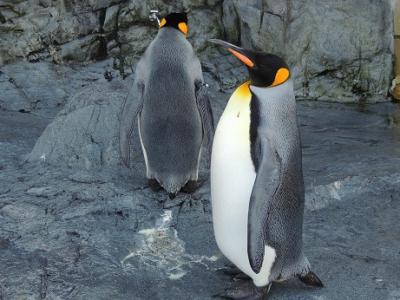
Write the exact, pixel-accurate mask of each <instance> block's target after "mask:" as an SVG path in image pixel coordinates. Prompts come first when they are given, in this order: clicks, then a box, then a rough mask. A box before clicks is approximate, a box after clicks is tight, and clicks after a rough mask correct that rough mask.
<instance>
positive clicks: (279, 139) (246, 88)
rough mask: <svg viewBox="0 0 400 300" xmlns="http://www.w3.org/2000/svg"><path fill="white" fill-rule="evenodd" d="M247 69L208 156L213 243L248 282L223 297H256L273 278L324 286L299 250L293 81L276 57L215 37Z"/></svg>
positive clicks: (300, 199)
mask: <svg viewBox="0 0 400 300" xmlns="http://www.w3.org/2000/svg"><path fill="white" fill-rule="evenodd" d="M210 41H211V42H213V43H215V44H218V45H219V46H223V47H224V48H226V49H227V50H228V51H229V52H231V53H232V54H233V55H234V56H236V57H237V58H238V59H239V60H240V61H241V62H242V63H244V64H245V66H246V67H247V69H248V71H249V77H250V79H249V81H247V82H245V83H243V84H242V85H240V86H239V87H238V88H237V89H236V90H235V91H234V93H233V94H232V96H231V97H230V100H229V102H228V104H227V106H226V108H225V110H224V112H223V114H222V116H221V118H220V120H219V123H218V125H217V129H216V131H215V136H214V141H213V146H212V158H211V198H212V214H213V226H214V233H215V238H216V241H217V245H218V247H219V249H220V250H221V252H222V253H223V254H224V255H225V256H226V257H227V258H228V259H229V260H230V261H231V262H232V263H233V264H234V265H236V267H237V268H238V269H239V270H240V271H242V272H243V273H245V274H246V275H248V276H249V277H250V278H251V279H252V280H253V283H254V285H250V287H249V286H248V285H247V287H246V288H239V289H234V290H227V291H226V293H224V294H223V295H221V296H223V297H227V298H231V299H259V298H262V297H264V295H266V294H267V293H268V291H269V288H270V284H271V283H272V282H273V281H282V280H286V279H289V278H291V277H298V278H299V279H300V280H301V281H303V282H304V283H306V284H308V285H311V286H318V287H322V283H321V281H320V280H319V278H318V277H317V276H316V275H315V274H314V273H313V272H312V271H311V269H310V264H309V262H308V260H307V258H306V257H305V255H304V253H303V245H302V226H303V212H304V183H303V173H302V154H301V145H300V135H299V129H298V126H297V120H296V118H297V117H296V102H295V97H294V92H293V82H292V80H291V76H290V70H289V67H288V66H287V64H286V63H285V62H284V61H283V60H282V59H281V58H280V57H278V56H276V55H273V54H266V53H261V52H255V51H252V50H246V49H242V48H240V47H237V46H235V45H232V44H230V43H227V42H225V41H221V40H215V39H213V40H210Z"/></svg>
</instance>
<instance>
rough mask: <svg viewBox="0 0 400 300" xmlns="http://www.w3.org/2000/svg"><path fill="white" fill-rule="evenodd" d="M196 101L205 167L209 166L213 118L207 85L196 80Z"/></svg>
mask: <svg viewBox="0 0 400 300" xmlns="http://www.w3.org/2000/svg"><path fill="white" fill-rule="evenodd" d="M196 102H197V107H198V109H199V112H200V117H201V123H202V125H203V143H204V145H205V147H206V149H207V167H209V165H210V161H211V150H212V141H213V136H214V118H213V114H212V110H211V104H210V99H209V98H208V92H207V85H206V84H205V83H204V82H202V81H197V82H196Z"/></svg>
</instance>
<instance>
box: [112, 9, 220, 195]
mask: <svg viewBox="0 0 400 300" xmlns="http://www.w3.org/2000/svg"><path fill="white" fill-rule="evenodd" d="M187 22H188V18H187V15H186V13H171V14H169V15H167V16H166V17H164V18H162V19H161V21H160V22H159V27H160V28H159V31H158V33H157V36H156V37H155V38H154V40H153V41H152V42H151V43H150V45H149V46H148V48H147V49H146V51H145V53H144V54H143V56H142V57H141V59H140V60H139V62H138V64H137V66H136V70H135V81H134V83H133V86H132V88H131V91H130V92H129V95H128V97H127V98H126V101H125V104H124V106H123V110H122V114H121V124H120V151H121V157H122V160H123V162H124V163H125V164H126V165H127V166H130V164H131V157H130V156H131V153H132V148H131V147H132V142H133V139H134V138H135V137H134V134H133V131H134V127H135V126H136V125H137V128H138V133H139V134H138V135H139V138H140V144H141V148H142V152H143V155H144V160H145V163H146V177H147V179H148V182H149V185H150V187H152V188H153V189H154V188H156V189H157V188H161V187H162V188H164V189H165V190H166V191H167V192H168V193H169V195H170V197H174V196H175V195H176V194H177V193H178V192H179V191H180V190H181V189H182V190H185V191H187V192H191V191H193V190H194V189H195V188H196V181H197V180H198V170H199V162H200V157H201V146H202V145H205V148H206V149H208V150H207V152H208V153H209V154H210V155H211V141H212V135H213V130H214V128H213V126H214V125H213V117H212V112H211V107H210V103H209V99H208V96H207V88H206V84H205V83H204V80H203V74H202V70H201V65H200V61H199V59H198V58H197V56H196V54H195V52H194V50H193V48H192V45H191V44H190V43H189V42H188V41H187V39H186V37H187V35H188V24H187ZM135 123H136V124H135Z"/></svg>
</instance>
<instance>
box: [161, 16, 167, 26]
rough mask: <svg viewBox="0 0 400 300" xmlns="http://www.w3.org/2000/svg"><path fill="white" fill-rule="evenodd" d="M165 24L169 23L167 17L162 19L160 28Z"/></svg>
mask: <svg viewBox="0 0 400 300" xmlns="http://www.w3.org/2000/svg"><path fill="white" fill-rule="evenodd" d="M165 24H167V20H166V19H165V18H162V20H161V21H160V28H161V27H163V26H164V25H165Z"/></svg>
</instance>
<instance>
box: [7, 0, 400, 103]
mask: <svg viewBox="0 0 400 300" xmlns="http://www.w3.org/2000/svg"><path fill="white" fill-rule="evenodd" d="M361 7H362V9H360V8H361ZM2 8H3V9H2V12H1V15H0V41H1V42H0V66H1V65H4V64H7V63H10V62H13V61H16V60H19V59H28V60H30V61H43V60H49V59H50V60H52V61H53V62H55V63H57V64H62V63H63V62H65V61H75V62H87V61H93V60H102V59H104V58H105V57H113V58H114V59H115V68H116V69H117V70H118V71H119V72H120V73H121V76H123V77H125V76H126V75H128V74H130V73H132V66H134V65H135V63H136V61H137V60H138V58H139V57H140V56H141V55H142V53H143V52H144V50H145V49H146V47H147V45H148V44H149V43H150V41H151V40H152V39H153V37H154V35H155V33H156V29H157V24H155V23H151V22H150V21H149V19H148V15H149V11H150V10H151V9H158V10H159V11H160V14H161V15H165V14H167V13H169V12H173V11H189V27H190V34H189V40H190V41H191V43H192V44H193V45H194V48H195V50H196V51H197V52H199V56H200V57H201V59H202V61H203V62H205V63H210V64H218V61H219V60H218V58H217V56H218V55H221V54H220V53H219V52H216V51H215V49H214V48H213V47H210V45H209V44H208V43H207V39H209V38H225V39H227V40H229V41H231V42H233V43H237V44H241V45H243V46H245V47H250V48H254V49H256V50H263V51H269V52H272V53H275V54H278V55H282V56H283V57H284V58H285V59H286V60H287V61H288V63H289V65H290V66H291V68H292V75H293V77H294V79H295V89H296V95H297V96H298V97H299V98H313V99H317V100H324V101H338V102H355V101H369V102H379V101H387V100H388V99H387V97H386V95H387V91H388V89H389V86H390V79H391V76H392V55H393V54H392V49H391V43H392V36H393V28H392V24H391V18H392V7H391V5H390V3H389V1H386V0H380V1H372V2H371V3H369V2H368V5H365V1H364V0H351V1H346V2H345V3H343V1H339V0H335V1H328V0H324V1H304V0H301V1H294V0H289V1H270V0H265V1H259V0H249V1H239V0H233V1H218V0H207V1H206V0H195V1H194V0H191V1H189V0H185V1H167V2H165V1H161V0H154V1H120V0H115V1H112V0H102V1H93V0H84V1H78V2H76V1H72V2H71V1H66V0H64V1H48V0H46V1H33V2H32V3H31V2H30V1H28V0H25V1H17V2H13V1H11V2H10V1H7V2H4V4H3V5H2ZM371 24H373V26H371ZM232 66H236V65H235V64H233V65H230V66H227V67H226V68H224V69H222V68H220V67H219V68H218V71H220V72H222V73H221V75H223V76H221V77H222V78H221V79H220V80H219V81H218V82H217V83H218V84H219V85H221V86H222V87H224V86H226V83H225V82H224V80H226V78H230V69H231V67H232ZM213 76H217V75H216V74H213ZM236 77H237V76H236Z"/></svg>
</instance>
